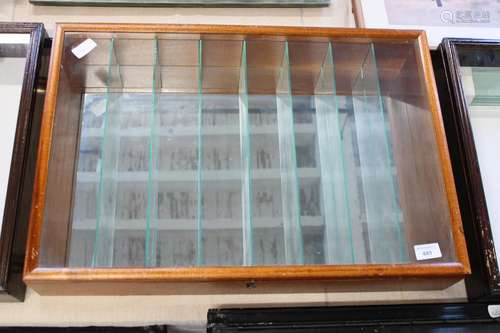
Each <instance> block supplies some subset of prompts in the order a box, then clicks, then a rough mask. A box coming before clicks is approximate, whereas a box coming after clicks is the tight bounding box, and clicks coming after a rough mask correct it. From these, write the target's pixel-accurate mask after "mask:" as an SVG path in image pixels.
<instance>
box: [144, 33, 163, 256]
mask: <svg viewBox="0 0 500 333" xmlns="http://www.w3.org/2000/svg"><path fill="white" fill-rule="evenodd" d="M159 73H160V68H159V50H158V39H157V38H156V37H155V38H154V40H153V80H152V86H151V112H150V116H149V129H150V135H149V147H148V156H149V159H148V184H147V191H148V195H147V209H146V237H145V251H144V265H145V266H156V265H157V263H156V251H157V246H158V232H159V231H158V216H157V213H156V212H157V211H158V209H157V198H158V184H157V181H158V177H157V164H158V143H157V140H158V131H157V126H158V124H157V113H158V91H159V87H160V85H159V83H160V75H159Z"/></svg>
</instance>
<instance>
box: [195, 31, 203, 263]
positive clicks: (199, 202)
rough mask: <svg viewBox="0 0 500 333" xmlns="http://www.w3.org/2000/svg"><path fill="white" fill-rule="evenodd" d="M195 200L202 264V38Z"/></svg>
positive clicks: (201, 261)
mask: <svg viewBox="0 0 500 333" xmlns="http://www.w3.org/2000/svg"><path fill="white" fill-rule="evenodd" d="M197 147H198V151H197V158H198V163H197V176H196V181H197V183H196V184H197V185H196V186H197V189H196V193H197V200H196V231H197V232H196V265H198V266H201V265H203V264H204V262H205V260H204V258H205V256H204V251H203V178H202V177H203V40H201V39H200V40H198V142H197Z"/></svg>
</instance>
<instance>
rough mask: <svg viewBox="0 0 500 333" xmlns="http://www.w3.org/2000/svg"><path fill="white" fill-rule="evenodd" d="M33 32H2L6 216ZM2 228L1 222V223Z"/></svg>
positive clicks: (1, 159)
mask: <svg viewBox="0 0 500 333" xmlns="http://www.w3.org/2000/svg"><path fill="white" fill-rule="evenodd" d="M29 42H30V35H29V34H0V73H2V74H1V75H0V101H1V105H2V107H1V112H2V115H1V119H2V121H1V122H0V140H1V142H2V144H1V145H0V189H1V190H0V209H1V213H2V216H3V212H4V209H5V205H6V202H5V198H6V194H7V188H8V184H9V174H10V165H11V159H12V150H13V147H14V138H15V135H16V127H17V118H18V113H19V103H20V101H21V92H22V88H23V80H24V72H25V67H26V56H27V52H28V47H29ZM0 230H1V225H0Z"/></svg>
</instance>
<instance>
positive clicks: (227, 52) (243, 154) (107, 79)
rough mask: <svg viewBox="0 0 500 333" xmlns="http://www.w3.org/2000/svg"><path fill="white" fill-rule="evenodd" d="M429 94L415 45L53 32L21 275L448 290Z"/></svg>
mask: <svg viewBox="0 0 500 333" xmlns="http://www.w3.org/2000/svg"><path fill="white" fill-rule="evenodd" d="M89 40H90V41H89ZM82 43H83V44H82ZM82 45H83V46H82ZM85 45H91V46H92V47H90V48H89V49H87V50H86V51H85V52H84V53H83V54H82V53H79V51H80V50H81V49H82V47H84V46H85ZM432 80H433V76H432V70H431V67H430V61H429V51H428V48H427V44H426V41H425V37H424V36H423V35H421V33H420V32H414V31H405V32H403V31H385V30H358V29H322V28H307V29H304V28H289V27H266V28H264V27H242V26H187V25H106V24H64V25H60V26H59V28H58V32H57V36H56V39H55V47H54V53H53V58H52V64H51V70H50V77H49V89H48V99H47V101H46V105H45V114H44V123H43V135H42V141H41V142H40V145H39V151H40V152H41V155H40V157H39V159H38V164H37V181H36V184H37V188H36V193H35V202H34V203H33V206H32V215H31V229H30V250H29V251H28V262H27V264H26V267H25V280H26V281H27V283H28V284H30V286H32V287H33V288H34V289H36V290H37V291H39V292H40V293H47V294H67V293H90V294H98V293H100V290H101V291H102V290H104V289H105V288H106V286H107V285H109V284H110V283H113V284H114V285H116V283H118V284H119V285H120V286H121V287H120V288H118V289H116V292H117V293H134V290H136V292H137V293H142V292H146V293H149V292H153V290H154V292H155V293H164V292H165V293H167V292H169V290H170V291H171V290H172V289H171V288H170V287H167V285H168V286H171V285H172V284H176V283H188V284H189V283H202V282H204V283H209V284H210V283H215V282H224V281H226V282H228V281H233V282H235V283H238V281H256V280H262V281H270V280H279V281H281V280H306V279H308V280H336V279H353V278H363V279H367V278H376V279H385V278H387V279H390V278H402V277H421V278H450V277H451V278H454V279H459V278H461V277H463V276H464V275H466V274H468V273H469V266H468V261H467V260H468V259H467V252H466V250H465V246H464V241H463V238H462V229H461V220H460V214H459V211H458V206H457V198H456V192H455V185H454V182H453V177H452V174H451V167H450V161H449V157H448V153H447V150H446V149H447V148H446V140H445V138H444V134H443V129H442V127H443V125H442V122H441V119H440V117H439V107H438V103H437V101H436V93H435V90H434V86H433V85H432V83H431V82H432ZM49 152H50V154H49ZM150 282H155V283H153V284H151V285H150V284H147V283H150ZM76 285H78V288H77V289H75V286H76ZM127 285H128V286H132V285H135V286H140V287H139V288H137V289H136V288H129V287H126V286H127ZM215 285H216V284H215ZM103 288H104V289H103ZM121 288H123V289H121ZM148 288H150V289H151V288H152V289H151V290H147V289H148Z"/></svg>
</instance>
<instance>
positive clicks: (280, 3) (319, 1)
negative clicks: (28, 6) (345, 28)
mask: <svg viewBox="0 0 500 333" xmlns="http://www.w3.org/2000/svg"><path fill="white" fill-rule="evenodd" d="M30 2H31V3H33V4H38V5H57V6H62V5H67V6H72V5H73V6H85V5H88V6H143V7H144V6H234V7H317V6H328V5H329V4H330V0H30Z"/></svg>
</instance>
